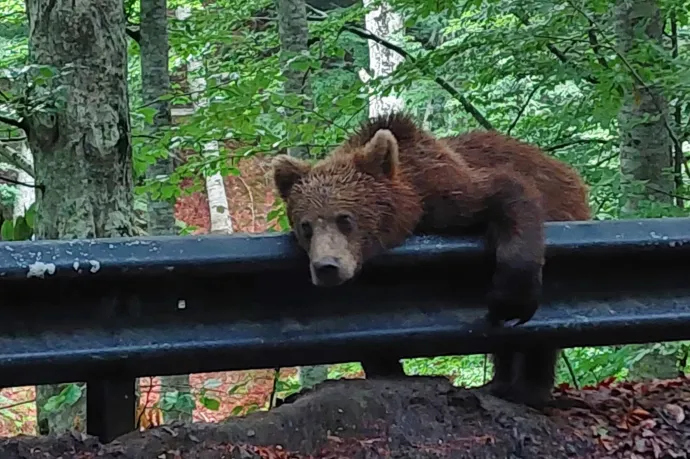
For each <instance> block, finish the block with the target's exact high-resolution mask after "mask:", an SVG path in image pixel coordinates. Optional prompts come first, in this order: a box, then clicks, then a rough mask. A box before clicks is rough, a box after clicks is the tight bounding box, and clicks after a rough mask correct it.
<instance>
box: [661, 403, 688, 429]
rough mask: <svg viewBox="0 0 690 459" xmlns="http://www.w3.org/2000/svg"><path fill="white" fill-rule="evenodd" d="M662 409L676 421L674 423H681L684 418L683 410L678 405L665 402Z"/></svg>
mask: <svg viewBox="0 0 690 459" xmlns="http://www.w3.org/2000/svg"><path fill="white" fill-rule="evenodd" d="M664 411H665V412H666V413H667V414H668V415H669V416H671V418H672V419H673V420H674V421H676V424H681V423H682V422H683V421H684V420H685V411H684V410H683V408H681V407H680V406H678V405H675V404H673V403H667V404H666V405H664Z"/></svg>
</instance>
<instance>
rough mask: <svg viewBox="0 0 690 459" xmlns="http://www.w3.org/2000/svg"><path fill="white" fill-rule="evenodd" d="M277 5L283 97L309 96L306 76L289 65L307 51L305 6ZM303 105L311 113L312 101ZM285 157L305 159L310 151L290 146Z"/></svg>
mask: <svg viewBox="0 0 690 459" xmlns="http://www.w3.org/2000/svg"><path fill="white" fill-rule="evenodd" d="M277 5H278V35H279V36H280V62H281V70H282V72H283V76H284V77H285V83H284V87H283V89H284V91H285V93H286V94H299V95H305V96H310V95H311V85H310V83H309V78H308V75H307V74H305V72H304V71H301V70H298V69H295V68H294V67H291V66H290V61H291V60H292V59H294V58H295V57H297V56H299V55H300V54H302V53H306V52H308V51H309V25H308V23H307V3H306V2H305V0H277ZM302 105H303V107H304V109H305V110H311V109H312V103H311V100H310V99H309V98H308V97H307V98H305V99H304V100H303V102H302ZM287 112H288V113H287V115H288V116H291V117H293V116H294V117H295V121H294V122H295V123H299V122H300V118H302V117H301V116H300V114H299V113H295V111H293V110H287ZM288 154H289V155H291V156H295V157H297V158H307V157H308V156H309V148H308V147H307V146H305V145H292V146H290V147H289V148H288Z"/></svg>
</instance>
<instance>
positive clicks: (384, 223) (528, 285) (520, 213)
mask: <svg viewBox="0 0 690 459" xmlns="http://www.w3.org/2000/svg"><path fill="white" fill-rule="evenodd" d="M274 178H275V183H276V186H277V188H278V192H279V194H280V196H281V197H282V198H283V199H284V200H285V202H286V204H287V212H288V218H289V220H290V224H291V225H292V228H293V229H294V231H295V234H296V236H297V239H298V241H299V243H300V244H301V246H302V247H303V248H304V249H305V250H306V251H307V252H308V253H309V256H310V260H311V273H312V280H313V282H314V284H316V285H337V284H340V283H342V282H345V281H348V280H350V279H352V278H353V277H355V276H356V274H357V272H358V271H359V269H360V268H361V266H362V264H363V263H364V262H365V261H366V260H368V259H370V258H371V257H372V256H374V255H376V254H378V253H380V252H381V251H382V250H384V249H387V248H391V247H394V246H397V245H400V244H402V243H403V242H404V241H405V239H406V238H407V237H408V236H409V235H410V234H412V233H414V232H432V233H448V232H451V233H462V232H463V231H466V230H467V229H468V228H470V227H480V228H483V229H485V230H486V232H487V235H488V240H489V242H490V244H491V246H492V247H493V249H494V250H495V253H496V269H495V274H494V278H493V287H492V291H491V292H490V294H489V319H490V320H491V321H492V323H500V322H501V321H504V320H511V319H518V320H519V323H523V322H526V321H527V320H529V319H530V318H531V317H532V316H533V314H534V312H535V311H536V309H537V305H538V301H539V296H540V293H541V269H542V265H543V263H544V236H543V223H544V221H559V220H561V221H562V220H587V219H589V218H590V211H589V206H588V204H587V201H588V200H587V190H586V187H585V185H584V184H583V182H582V180H581V179H580V177H579V176H578V175H577V174H576V173H575V171H573V170H572V169H571V168H570V167H568V166H566V165H565V164H563V163H561V162H559V161H557V160H555V159H552V158H550V157H548V156H546V155H545V154H543V153H542V152H541V151H540V150H539V149H538V148H537V147H535V146H532V145H528V144H526V143H523V142H520V141H518V140H516V139H513V138H510V137H507V136H503V135H501V134H498V133H496V132H471V133H468V134H464V135H459V136H455V137H449V138H443V139H437V138H435V137H433V136H432V135H431V134H429V133H427V132H425V131H423V130H422V129H420V128H418V127H417V125H416V124H415V123H414V122H413V121H412V120H411V119H410V118H408V117H407V116H405V115H401V114H395V115H388V116H383V117H380V118H377V119H374V120H370V121H369V122H367V123H365V124H364V125H363V126H362V127H361V129H360V130H359V132H357V133H356V134H355V135H353V136H352V137H350V139H348V140H347V141H346V142H344V143H343V144H342V145H341V146H339V147H338V148H336V149H335V151H333V152H332V154H331V155H330V156H329V157H327V158H325V159H323V160H321V161H319V162H317V163H316V164H315V165H313V166H312V165H310V164H308V163H306V162H304V161H300V160H297V159H295V158H291V157H289V156H285V155H281V156H278V157H276V159H275V160H274ZM556 356H557V351H556V350H550V349H546V350H542V349H533V350H530V351H529V352H526V353H522V354H515V353H512V352H511V351H507V352H505V353H498V354H497V355H495V356H494V358H495V364H496V376H495V378H494V389H495V391H496V393H498V394H499V395H502V396H505V397H508V398H516V399H519V400H522V401H526V402H528V403H533V404H538V403H539V401H541V400H543V399H544V398H545V397H546V394H545V391H546V390H548V391H550V388H551V386H550V385H552V384H553V367H554V365H555V362H556V360H555V359H556ZM547 386H548V387H547Z"/></svg>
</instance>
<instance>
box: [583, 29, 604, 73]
mask: <svg viewBox="0 0 690 459" xmlns="http://www.w3.org/2000/svg"><path fill="white" fill-rule="evenodd" d="M587 37H588V38H589V44H590V46H591V47H592V51H594V55H595V56H596V57H597V62H599V65H601V66H602V67H604V68H605V69H608V68H609V63H608V62H606V59H604V56H602V55H601V45H600V44H599V39H598V38H597V33H596V30H595V28H594V25H592V27H590V28H589V29H588V30H587Z"/></svg>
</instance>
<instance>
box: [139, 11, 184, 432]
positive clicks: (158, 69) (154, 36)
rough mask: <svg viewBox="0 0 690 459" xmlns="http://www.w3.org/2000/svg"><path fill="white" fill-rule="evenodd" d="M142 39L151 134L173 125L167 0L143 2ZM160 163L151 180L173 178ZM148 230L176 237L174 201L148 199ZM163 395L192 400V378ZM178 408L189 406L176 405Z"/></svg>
mask: <svg viewBox="0 0 690 459" xmlns="http://www.w3.org/2000/svg"><path fill="white" fill-rule="evenodd" d="M140 30H141V39H140V42H139V45H140V56H141V88H142V100H143V102H144V104H145V105H147V106H150V107H152V108H155V109H156V114H155V115H154V117H153V126H151V131H152V132H151V134H152V135H154V134H155V131H157V130H160V129H165V128H166V127H167V126H170V124H171V116H170V106H169V103H168V101H166V100H159V98H160V97H161V96H163V95H166V94H168V93H169V92H170V71H169V68H168V59H169V58H168V51H169V43H168V17H167V0H141V19H140ZM156 153H157V159H156V161H155V163H154V164H152V165H151V166H149V168H148V169H147V170H146V176H147V178H148V179H152V180H156V179H160V178H165V177H170V175H172V173H173V170H174V166H173V158H172V157H171V156H170V154H169V150H168V149H167V148H162V149H160V151H157V152H156ZM148 217H149V218H148V228H149V231H148V232H149V234H152V235H173V234H176V231H175V207H174V202H172V201H171V200H163V199H162V198H161V199H160V200H153V199H151V196H149V199H148ZM160 379H161V394H167V396H168V397H173V396H175V395H176V397H177V399H185V398H186V399H187V400H189V399H190V398H191V388H190V384H189V375H188V374H187V375H172V376H161V378H160ZM176 405H177V406H189V404H188V403H187V404H185V403H176ZM192 414H193V413H192V411H191V410H185V409H172V410H164V411H163V419H164V421H165V422H167V423H170V422H172V421H183V422H192Z"/></svg>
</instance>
